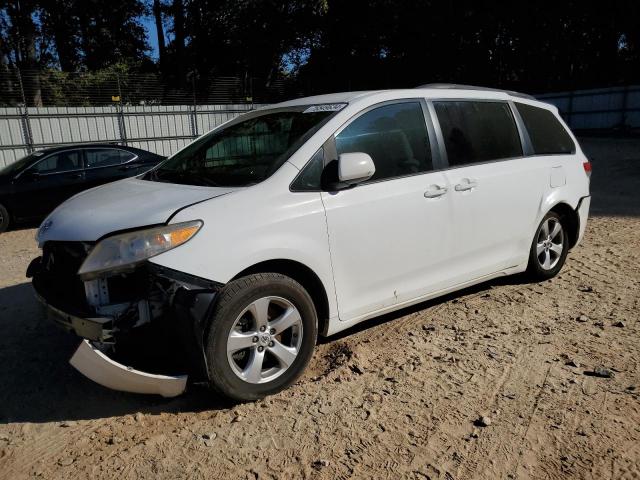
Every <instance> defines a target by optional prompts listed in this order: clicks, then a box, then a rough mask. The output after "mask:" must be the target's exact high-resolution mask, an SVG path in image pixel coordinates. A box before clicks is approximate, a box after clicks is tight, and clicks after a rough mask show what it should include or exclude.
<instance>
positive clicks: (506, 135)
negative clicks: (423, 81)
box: [433, 101, 522, 167]
mask: <svg viewBox="0 0 640 480" xmlns="http://www.w3.org/2000/svg"><path fill="white" fill-rule="evenodd" d="M433 105H434V107H435V110H436V114H437V116H438V121H439V122H440V128H441V130H442V136H443V137H444V144H445V147H446V150H447V158H448V159H449V166H452V167H455V166H458V165H466V164H469V163H477V162H488V161H491V160H500V159H502V158H512V157H519V156H522V145H521V143H520V136H519V135H518V128H517V127H516V123H515V121H514V119H513V115H512V114H511V109H510V108H509V105H508V104H507V103H505V102H471V101H440V102H434V103H433Z"/></svg>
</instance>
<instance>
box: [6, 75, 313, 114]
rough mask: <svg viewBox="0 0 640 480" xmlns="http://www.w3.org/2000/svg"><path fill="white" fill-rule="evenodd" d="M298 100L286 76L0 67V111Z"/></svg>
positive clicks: (297, 93)
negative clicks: (172, 76) (168, 76)
mask: <svg viewBox="0 0 640 480" xmlns="http://www.w3.org/2000/svg"><path fill="white" fill-rule="evenodd" d="M296 96H301V93H300V92H297V91H296V89H295V86H294V84H293V82H291V81H289V79H287V78H282V77H277V78H274V79H265V78H256V77H231V76H226V77H225V76H207V77H200V76H198V75H195V74H189V75H187V77H186V78H185V79H184V80H181V81H177V80H171V79H166V78H163V77H162V76H161V75H160V74H156V73H119V72H104V71H102V72H61V71H58V70H18V69H8V68H4V69H0V107H18V106H21V107H27V108H29V107H89V106H91V107H94V106H105V105H114V104H118V105H131V106H133V105H136V106H140V105H213V104H240V103H246V104H252V103H275V102H279V101H282V100H284V99H286V98H293V97H296Z"/></svg>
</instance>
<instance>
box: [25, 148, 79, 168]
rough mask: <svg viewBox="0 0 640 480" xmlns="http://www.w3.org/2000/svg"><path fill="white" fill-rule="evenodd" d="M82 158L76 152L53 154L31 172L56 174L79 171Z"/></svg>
mask: <svg viewBox="0 0 640 480" xmlns="http://www.w3.org/2000/svg"><path fill="white" fill-rule="evenodd" d="M81 168H82V158H81V156H80V152H79V151H78V150H69V151H66V152H60V153H54V154H53V155H49V156H48V157H47V158H45V159H44V160H42V161H41V162H38V163H37V164H36V165H34V167H33V170H35V171H36V172H38V173H58V172H67V171H69V170H80V169H81Z"/></svg>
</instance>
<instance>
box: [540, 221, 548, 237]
mask: <svg viewBox="0 0 640 480" xmlns="http://www.w3.org/2000/svg"><path fill="white" fill-rule="evenodd" d="M542 235H543V236H544V238H547V237H548V236H549V220H547V221H546V222H544V223H543V224H542Z"/></svg>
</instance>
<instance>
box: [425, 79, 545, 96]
mask: <svg viewBox="0 0 640 480" xmlns="http://www.w3.org/2000/svg"><path fill="white" fill-rule="evenodd" d="M416 88H442V89H446V90H482V91H486V92H502V93H508V94H509V95H511V96H512V97H520V98H527V99H529V100H535V99H536V98H535V97H534V96H532V95H528V94H526V93H520V92H514V91H513V90H500V89H499V88H491V87H477V86H475V85H462V84H459V83H427V84H425V85H419V86H417V87H416Z"/></svg>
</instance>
